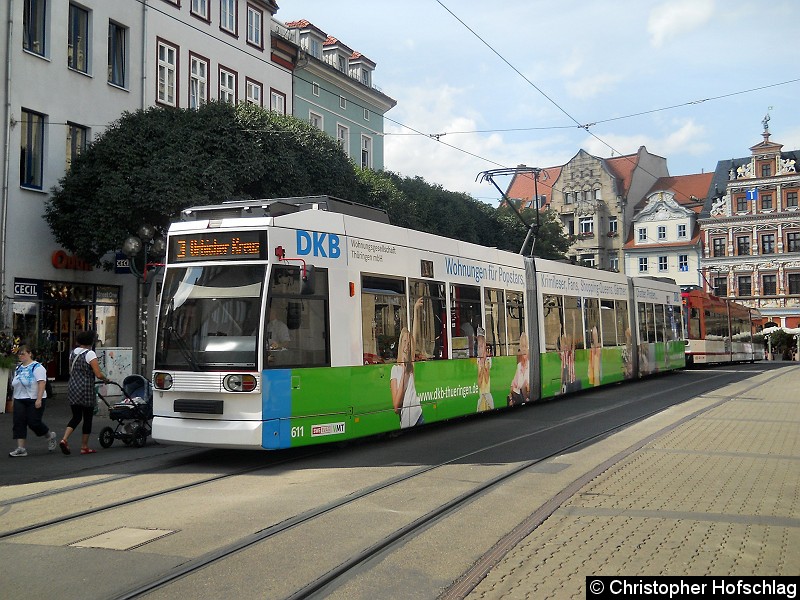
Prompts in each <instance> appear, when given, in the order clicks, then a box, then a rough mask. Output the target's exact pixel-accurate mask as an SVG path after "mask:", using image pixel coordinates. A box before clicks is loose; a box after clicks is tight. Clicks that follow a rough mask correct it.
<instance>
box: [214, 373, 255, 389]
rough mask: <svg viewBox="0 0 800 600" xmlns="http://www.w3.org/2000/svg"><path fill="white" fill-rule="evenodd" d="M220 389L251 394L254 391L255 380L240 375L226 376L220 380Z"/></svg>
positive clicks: (252, 377) (248, 376)
mask: <svg viewBox="0 0 800 600" xmlns="http://www.w3.org/2000/svg"><path fill="white" fill-rule="evenodd" d="M222 387H224V388H225V389H226V390H227V391H229V392H252V391H253V390H254V389H256V378H255V377H254V376H252V375H245V374H241V373H237V374H235V375H228V376H227V377H225V379H223V380H222Z"/></svg>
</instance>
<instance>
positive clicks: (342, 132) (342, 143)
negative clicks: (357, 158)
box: [336, 124, 350, 156]
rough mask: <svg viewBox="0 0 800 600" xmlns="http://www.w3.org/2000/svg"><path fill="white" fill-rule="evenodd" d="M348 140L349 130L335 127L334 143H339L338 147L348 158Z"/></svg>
mask: <svg viewBox="0 0 800 600" xmlns="http://www.w3.org/2000/svg"><path fill="white" fill-rule="evenodd" d="M349 139H350V130H349V129H348V128H347V127H345V126H344V125H338V124H337V125H336V141H337V142H338V143H339V147H340V148H341V149H342V150H344V153H345V155H347V156H350V151H349V146H350V143H349Z"/></svg>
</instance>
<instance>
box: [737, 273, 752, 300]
mask: <svg viewBox="0 0 800 600" xmlns="http://www.w3.org/2000/svg"><path fill="white" fill-rule="evenodd" d="M738 283H739V295H740V296H752V295H753V285H752V279H751V278H750V275H741V276H739V278H738Z"/></svg>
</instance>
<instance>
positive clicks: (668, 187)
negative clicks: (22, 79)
mask: <svg viewBox="0 0 800 600" xmlns="http://www.w3.org/2000/svg"><path fill="white" fill-rule="evenodd" d="M713 175H714V174H713V173H701V174H696V175H680V176H675V177H661V178H659V179H658V180H657V181H656V182H655V183H654V184H653V187H652V188H651V189H650V192H649V193H648V194H647V196H645V198H644V199H643V200H642V201H641V202H640V203H639V204H638V205H637V206H636V208H635V214H634V216H633V219H632V223H631V229H630V233H629V235H628V239H627V241H626V243H625V249H624V254H625V272H626V273H627V274H628V275H630V276H632V277H636V276H637V275H642V276H644V275H648V276H656V277H669V278H670V279H674V280H675V281H676V282H677V283H678V284H679V285H695V286H696V285H701V275H700V259H701V258H702V254H703V246H702V243H701V240H700V228H699V225H698V224H697V218H698V213H699V212H700V211H701V210H702V209H703V205H704V202H705V198H706V197H707V195H708V190H709V186H710V185H711V180H712V178H713Z"/></svg>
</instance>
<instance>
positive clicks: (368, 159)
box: [361, 135, 372, 169]
mask: <svg viewBox="0 0 800 600" xmlns="http://www.w3.org/2000/svg"><path fill="white" fill-rule="evenodd" d="M361 168H362V169H370V168H372V138H371V137H368V136H366V135H362V136H361Z"/></svg>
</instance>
